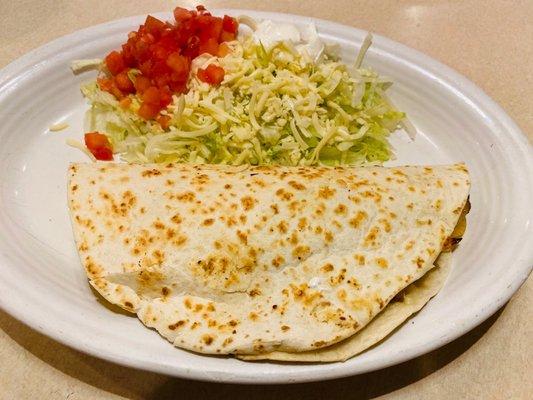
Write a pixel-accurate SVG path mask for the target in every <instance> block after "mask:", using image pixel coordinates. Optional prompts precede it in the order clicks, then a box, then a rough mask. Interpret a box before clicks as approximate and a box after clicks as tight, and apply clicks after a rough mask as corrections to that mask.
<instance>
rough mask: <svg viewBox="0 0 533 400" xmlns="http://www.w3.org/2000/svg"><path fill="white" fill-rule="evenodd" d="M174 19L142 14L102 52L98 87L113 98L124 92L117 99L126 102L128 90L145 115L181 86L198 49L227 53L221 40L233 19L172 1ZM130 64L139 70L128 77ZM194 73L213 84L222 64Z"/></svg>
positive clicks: (229, 34) (230, 35)
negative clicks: (115, 45) (116, 46)
mask: <svg viewBox="0 0 533 400" xmlns="http://www.w3.org/2000/svg"><path fill="white" fill-rule="evenodd" d="M174 19H175V20H176V22H175V23H174V24H171V23H170V22H168V23H165V22H163V21H161V20H159V19H158V18H155V17H153V16H151V15H149V16H147V17H146V20H145V21H144V24H142V25H141V26H139V29H137V31H134V32H130V33H129V34H128V39H127V42H126V43H124V44H123V45H122V49H121V50H120V51H112V52H111V53H109V54H108V56H107V57H106V60H105V62H106V65H107V69H108V70H109V72H110V75H111V76H110V77H108V78H102V79H101V80H99V81H98V82H99V85H100V87H101V88H102V90H105V91H107V92H109V93H112V94H113V95H114V96H115V97H116V98H117V99H119V100H122V99H125V98H126V100H125V101H124V102H123V103H121V104H124V106H126V107H129V104H127V103H128V100H127V95H128V94H130V93H135V94H136V95H137V96H139V98H140V100H141V108H140V110H139V111H138V112H139V115H142V116H144V117H145V118H147V119H150V118H154V117H156V116H157V115H158V113H159V111H161V109H163V108H165V107H167V106H168V105H169V104H170V103H171V102H172V95H173V93H185V92H186V91H187V80H188V77H189V75H190V70H191V60H192V59H194V58H195V57H197V56H198V55H199V54H202V53H208V54H211V55H217V56H219V57H223V56H225V55H227V54H228V53H229V52H230V48H229V47H228V46H227V45H224V46H221V43H222V42H224V41H230V40H234V39H235V37H236V34H237V30H238V22H237V20H236V19H234V18H232V17H229V16H227V15H225V16H224V17H223V18H219V17H215V16H213V15H211V14H210V13H209V12H208V11H207V9H206V8H205V7H204V6H197V7H196V10H194V9H193V10H187V9H185V8H182V7H176V8H175V9H174ZM130 68H135V69H139V70H140V71H141V74H140V75H139V76H137V77H135V78H132V79H131V80H130V79H128V75H127V73H128V71H129V69H130ZM198 78H199V79H200V80H202V81H204V82H208V83H209V84H212V85H217V84H219V83H220V82H221V81H222V80H223V79H224V70H223V69H222V68H220V67H217V66H216V65H212V66H211V65H210V66H208V67H207V68H206V69H205V70H200V71H198ZM132 81H133V82H132ZM129 101H131V100H129Z"/></svg>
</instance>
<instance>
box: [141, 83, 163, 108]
mask: <svg viewBox="0 0 533 400" xmlns="http://www.w3.org/2000/svg"><path fill="white" fill-rule="evenodd" d="M142 100H143V102H145V103H148V104H156V105H158V104H159V100H160V97H159V89H157V88H156V87H155V86H150V87H149V88H148V89H146V90H145V91H144V93H143V94H142Z"/></svg>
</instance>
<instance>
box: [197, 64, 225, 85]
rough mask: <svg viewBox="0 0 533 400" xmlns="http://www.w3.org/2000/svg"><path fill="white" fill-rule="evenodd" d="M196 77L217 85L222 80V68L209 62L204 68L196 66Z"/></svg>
mask: <svg viewBox="0 0 533 400" xmlns="http://www.w3.org/2000/svg"><path fill="white" fill-rule="evenodd" d="M197 76H198V79H200V80H201V81H202V82H206V83H209V84H210V85H218V84H219V83H220V82H222V81H223V80H224V69H223V68H222V67H219V66H218V65H215V64H209V65H208V66H207V68H206V69H202V68H198V72H197Z"/></svg>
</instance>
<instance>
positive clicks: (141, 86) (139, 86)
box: [135, 75, 151, 94]
mask: <svg viewBox="0 0 533 400" xmlns="http://www.w3.org/2000/svg"><path fill="white" fill-rule="evenodd" d="M150 86H151V83H150V79H148V78H147V77H145V76H142V75H137V77H136V78H135V90H137V92H139V93H141V94H142V93H144V91H145V90H146V89H148V88H149V87H150Z"/></svg>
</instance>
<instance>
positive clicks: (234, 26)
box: [222, 15, 239, 34]
mask: <svg viewBox="0 0 533 400" xmlns="http://www.w3.org/2000/svg"><path fill="white" fill-rule="evenodd" d="M222 29H224V30H225V31H226V32H229V33H233V34H236V33H237V30H238V29H239V23H238V22H237V20H236V19H235V18H231V17H230V16H228V15H224V18H223V19H222Z"/></svg>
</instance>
